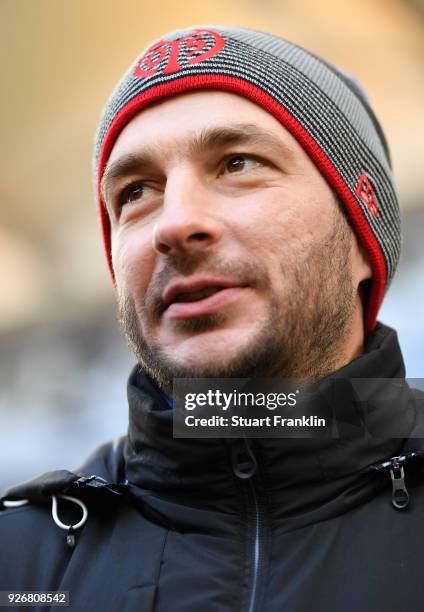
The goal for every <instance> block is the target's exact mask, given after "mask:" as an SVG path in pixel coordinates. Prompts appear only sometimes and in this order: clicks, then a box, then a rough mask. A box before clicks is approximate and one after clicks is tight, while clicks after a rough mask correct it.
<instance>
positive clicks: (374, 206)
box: [356, 174, 378, 217]
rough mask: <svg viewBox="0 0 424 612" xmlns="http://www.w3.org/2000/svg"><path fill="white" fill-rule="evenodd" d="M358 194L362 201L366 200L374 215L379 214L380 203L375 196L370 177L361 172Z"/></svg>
mask: <svg viewBox="0 0 424 612" xmlns="http://www.w3.org/2000/svg"><path fill="white" fill-rule="evenodd" d="M356 195H357V196H358V198H359V199H360V200H362V202H364V203H365V204H366V205H367V207H368V210H369V211H370V213H371V214H372V216H373V217H377V215H378V203H377V198H376V197H375V193H374V188H373V186H372V185H371V181H370V179H369V178H368V177H367V175H366V174H361V176H360V177H359V182H358V186H357V188H356Z"/></svg>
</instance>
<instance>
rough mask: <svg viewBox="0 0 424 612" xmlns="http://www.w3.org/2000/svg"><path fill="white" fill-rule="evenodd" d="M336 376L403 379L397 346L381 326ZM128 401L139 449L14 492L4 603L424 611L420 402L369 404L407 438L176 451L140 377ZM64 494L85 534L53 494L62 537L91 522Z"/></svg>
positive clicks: (107, 452)
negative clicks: (15, 599)
mask: <svg viewBox="0 0 424 612" xmlns="http://www.w3.org/2000/svg"><path fill="white" fill-rule="evenodd" d="M335 375H336V376H339V377H341V378H342V377H346V378H364V377H367V378H403V377H404V376H405V370H404V365H403V360H402V356H401V352H400V349H399V345H398V342H397V338H396V333H395V332H394V331H393V330H392V329H390V328H388V327H386V326H384V325H382V324H379V325H378V326H377V328H376V330H375V331H374V332H373V333H372V334H371V336H370V337H369V339H368V342H367V345H366V348H365V352H364V354H363V355H361V356H360V357H358V358H356V359H355V360H353V361H352V362H351V363H350V364H348V365H347V366H345V367H344V368H342V369H341V370H339V371H338V372H337V373H336V374H335ZM323 380H324V379H323ZM347 389H348V387H347ZM128 398H129V406H130V412H129V430H128V436H126V437H123V438H120V439H118V440H116V441H115V442H113V443H111V444H106V445H104V446H102V447H101V448H99V449H98V450H96V451H95V452H94V453H93V454H92V455H91V457H89V459H88V460H87V461H86V462H85V463H84V464H83V465H82V467H80V468H79V469H78V470H76V471H75V472H69V471H54V472H48V473H47V474H45V475H43V476H41V477H40V478H38V479H35V480H33V481H30V482H27V483H23V484H21V485H18V486H17V487H14V488H12V489H9V491H7V492H6V494H5V496H4V497H3V498H2V499H3V501H5V500H9V501H11V500H15V501H16V500H20V499H27V500H29V503H27V504H25V505H22V506H21V507H18V508H13V509H11V508H6V509H4V511H3V512H1V513H0V541H1V547H0V589H2V590H8V591H10V590H18V589H19V590H48V591H69V593H70V601H71V610H81V611H85V610H95V611H99V612H109V611H116V612H118V611H121V610H122V612H124V611H128V612H130V611H131V612H133V611H134V612H135V611H137V612H153V611H154V612H171V611H172V612H282V611H284V612H310V611H313V612H333V611H334V612H358V611H359V610H360V611H361V612H390V611H396V612H398V611H399V610H405V611H407V612H421V611H422V609H423V607H424V562H423V559H424V460H423V459H422V457H423V456H424V440H423V438H424V411H423V403H424V394H423V393H422V392H418V391H413V390H409V388H408V389H407V392H405V391H404V390H403V391H402V393H400V395H399V397H397V398H395V400H394V401H392V402H380V403H379V402H376V403H375V404H374V405H373V409H372V410H373V413H372V415H371V417H372V422H373V424H374V425H377V426H378V427H380V429H379V431H381V427H383V428H384V424H385V423H390V425H391V428H390V431H391V432H393V431H395V430H396V431H399V432H400V434H399V435H401V436H402V437H398V438H394V437H391V438H381V437H378V438H377V437H375V436H371V435H369V432H368V433H367V432H362V433H361V434H360V435H358V433H356V434H353V433H352V432H350V434H349V435H346V436H344V437H343V438H342V439H340V438H337V439H334V438H331V437H323V438H322V439H250V440H247V441H246V440H245V439H227V440H225V439H218V438H215V439H201V440H200V439H183V438H173V436H172V409H171V408H170V407H169V406H168V405H167V404H166V402H164V401H163V398H162V397H161V395H160V393H158V391H157V389H156V388H155V387H154V385H153V384H152V383H151V382H150V381H149V379H148V378H147V377H146V376H144V375H143V374H140V373H138V371H137V370H134V371H133V373H132V375H131V377H130V379H129V383H128ZM350 400H351V398H350V397H349V391H348V390H347V391H346V396H345V397H344V398H341V399H340V401H342V402H343V406H345V407H346V411H349V410H350V409H351V408H350V405H351V401H350ZM344 402H345V403H344ZM347 421H349V419H347ZM345 425H346V421H345V423H344V424H343V426H345ZM393 428H394V429H393ZM393 457H397V459H393ZM249 464H250V466H251V467H252V469H251V470H250V472H251V475H250V477H248V478H241V477H240V476H242V475H243V474H244V475H246V473H247V472H249V469H248V470H247V472H246V465H247V466H249ZM241 468H242V469H241ZM402 469H403V470H404V475H405V477H404V480H402V477H401V471H402ZM392 477H393V478H394V480H393V479H392ZM404 482H405V485H404ZM393 486H394V488H395V489H396V487H397V491H395V503H396V504H397V505H398V506H399V507H402V506H405V507H403V509H398V508H395V507H394V505H393V503H392V490H393ZM403 487H405V488H406V490H407V492H408V495H409V503H408V504H407V505H406V503H407V493H406V490H405V488H403ZM63 494H66V495H68V496H72V497H74V498H78V499H80V500H82V501H83V502H84V504H85V506H86V507H87V510H88V517H87V519H86V521H85V523H84V525H83V526H82V527H81V528H79V529H77V530H75V534H72V533H70V534H68V533H67V531H66V529H62V528H60V527H58V526H57V524H56V523H55V522H54V520H53V518H52V512H51V506H52V498H53V496H55V497H54V499H56V500H57V503H58V515H59V517H60V520H61V521H62V522H63V523H65V524H71V523H77V522H78V521H80V519H81V515H82V509H81V508H80V507H79V506H77V505H76V504H75V503H73V502H69V501H66V499H64V498H63V497H60V495H63ZM58 496H59V497H58ZM74 535H75V545H74V546H69V545H68V544H67V536H70V539H69V542H70V544H72V539H73V536H74ZM26 609H32V608H26ZM33 609H34V610H43V609H47V608H43V607H42V606H38V607H34V608H33Z"/></svg>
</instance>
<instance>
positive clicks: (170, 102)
mask: <svg viewBox="0 0 424 612" xmlns="http://www.w3.org/2000/svg"><path fill="white" fill-rule="evenodd" d="M242 124H246V125H249V126H251V127H252V128H254V127H256V128H257V131H264V132H266V133H272V134H274V135H275V136H276V137H278V138H280V139H281V140H282V141H283V142H285V143H286V144H288V145H291V147H292V148H293V149H296V148H298V149H300V150H301V147H300V146H299V145H298V143H297V142H296V140H295V139H294V138H293V136H291V134H290V133H289V132H288V131H287V130H286V129H285V128H284V127H283V126H282V125H281V123H280V122H279V121H277V119H275V118H274V117H273V116H272V115H271V114H270V113H268V112H266V111H265V110H264V109H262V108H261V107H260V106H258V105H257V104H254V103H253V102H251V101H250V100H248V99H246V98H243V97H241V96H238V95H236V94H232V93H228V92H221V91H208V90H204V91H203V90H202V91H195V92H189V93H184V94H181V95H178V96H173V97H171V98H167V99H165V100H163V101H161V102H158V103H155V104H153V105H151V106H149V107H148V108H146V109H144V110H143V111H141V112H140V113H139V114H138V115H136V116H135V117H134V118H133V119H132V120H131V121H130V122H129V123H128V124H127V125H126V126H125V127H124V129H123V130H122V131H121V133H120V135H119V136H118V138H117V140H116V142H115V144H114V146H113V149H112V151H111V154H110V156H109V163H110V162H113V161H114V160H115V159H117V158H119V157H120V156H121V155H122V154H125V153H129V152H133V151H136V150H138V149H140V147H146V146H152V145H153V146H155V147H156V148H163V150H164V151H165V152H166V151H168V152H169V153H170V154H172V153H173V152H179V153H180V154H182V153H183V146H184V144H185V143H186V144H187V145H188V147H189V146H190V141H192V140H194V139H196V138H198V135H199V134H201V133H202V132H205V131H206V130H211V129H213V128H220V129H222V128H224V127H231V126H240V125H242ZM173 145H178V146H177V147H174V146H173Z"/></svg>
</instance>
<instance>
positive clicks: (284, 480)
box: [124, 323, 415, 515]
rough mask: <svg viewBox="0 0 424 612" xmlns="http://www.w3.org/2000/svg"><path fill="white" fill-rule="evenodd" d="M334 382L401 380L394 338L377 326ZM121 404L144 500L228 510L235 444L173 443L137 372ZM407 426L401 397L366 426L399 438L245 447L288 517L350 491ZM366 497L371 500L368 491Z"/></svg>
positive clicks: (375, 408)
mask: <svg viewBox="0 0 424 612" xmlns="http://www.w3.org/2000/svg"><path fill="white" fill-rule="evenodd" d="M335 377H336V378H339V379H350V378H404V377H405V367H404V362H403V359H402V354H401V351H400V347H399V343H398V340H397V335H396V332H395V331H394V330H393V329H391V328H389V327H387V326H385V325H383V324H381V323H379V324H377V327H376V328H375V330H374V331H373V332H372V333H371V334H370V335H369V336H368V340H367V343H366V346H365V350H364V353H363V354H362V355H361V356H359V357H357V358H356V359H354V360H353V361H352V362H350V363H349V364H347V365H346V366H345V367H343V368H341V369H340V370H338V371H337V372H335V373H334V374H333V375H332V376H331V378H333V379H334V378H335ZM328 382H329V378H324V379H322V380H321V381H320V382H319V389H320V391H322V390H323V389H325V386H326V385H328ZM353 400H354V397H353V392H352V387H351V386H350V385H345V388H344V390H343V394H342V396H341V398H340V401H341V402H343V406H344V407H346V410H348V409H349V407H350V406H352V402H353ZM128 401H129V430H128V440H127V443H126V446H125V449H124V457H125V464H126V477H127V478H128V480H129V482H130V483H131V484H132V485H135V487H136V488H137V489H138V490H140V491H142V492H143V494H144V495H149V494H151V495H153V496H156V495H161V496H165V497H167V498H168V499H181V498H182V497H184V498H189V499H190V500H191V501H192V502H193V503H196V504H199V505H200V506H208V507H216V506H218V505H219V506H220V509H225V508H226V507H231V506H232V504H231V503H230V502H229V501H228V504H226V500H230V498H232V497H233V496H234V478H233V477H232V476H233V474H232V465H231V446H232V445H234V444H240V443H241V441H240V440H239V441H237V440H234V439H232V440H224V439H184V438H173V433H172V431H173V427H172V425H173V423H172V415H173V412H172V408H170V406H169V405H167V403H166V402H165V401H164V399H163V395H162V394H161V393H160V392H159V391H158V389H157V388H156V387H155V385H154V384H153V383H152V381H151V380H150V379H149V378H148V377H147V376H146V375H145V374H144V373H143V372H140V370H139V369H138V368H137V367H136V368H134V370H133V372H132V373H131V376H130V378H129V381H128ZM312 401H313V400H312ZM343 409H344V408H343ZM414 421H415V410H414V405H413V401H411V396H410V395H409V394H408V393H407V394H405V393H402V394H401V395H400V396H399V397H398V398H396V400H395V401H393V402H390V403H387V402H381V403H380V404H379V403H376V404H373V405H372V422H373V424H374V426H375V427H376V430H377V431H382V429H383V425H384V424H385V423H389V422H390V424H391V431H398V432H402V433H404V436H403V437H397V438H381V437H380V438H378V437H372V436H370V435H368V434H367V433H366V432H365V433H364V434H363V435H354V436H350V437H349V436H348V437H347V438H342V439H335V438H330V437H325V438H322V439H321V438H320V439H311V438H309V439H293V438H291V439H288V438H284V439H281V438H280V439H275V438H274V439H271V438H268V439H255V440H251V441H249V442H250V443H251V448H252V449H253V452H254V453H255V454H256V457H257V460H258V465H259V471H260V472H261V473H262V474H263V475H264V478H265V480H266V485H267V491H268V494H269V495H271V496H272V495H275V496H276V497H277V498H278V497H279V496H281V495H283V494H284V499H285V508H286V513H287V515H293V513H294V514H296V513H301V512H302V507H303V506H305V505H306V504H307V505H308V506H309V507H313V506H314V504H315V505H317V504H319V505H322V504H323V503H327V502H328V501H329V499H335V498H339V497H340V495H341V493H342V491H343V494H345V492H346V490H347V489H349V487H350V488H352V487H353V488H355V489H357V487H358V479H359V481H360V482H362V473H363V472H362V470H363V469H364V468H366V466H369V465H370V464H373V463H375V462H377V461H381V460H383V459H385V458H388V457H391V456H393V455H397V454H399V453H400V451H401V449H402V447H403V444H404V442H405V440H404V438H406V437H407V436H408V434H409V432H410V431H411V429H412V428H413V425H414ZM388 482H390V478H389V480H388ZM290 493H293V495H290ZM300 493H302V494H301V495H299V494H300ZM367 494H368V495H369V494H371V492H370V490H369V489H367ZM300 498H301V499H300ZM290 499H292V501H290ZM287 502H288V503H287ZM343 503H344V504H345V503H346V501H345V500H344V502H343Z"/></svg>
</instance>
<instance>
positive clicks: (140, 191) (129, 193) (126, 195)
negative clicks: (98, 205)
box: [119, 183, 146, 206]
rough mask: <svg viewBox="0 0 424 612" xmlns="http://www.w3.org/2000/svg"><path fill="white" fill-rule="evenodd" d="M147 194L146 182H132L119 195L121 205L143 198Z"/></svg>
mask: <svg viewBox="0 0 424 612" xmlns="http://www.w3.org/2000/svg"><path fill="white" fill-rule="evenodd" d="M145 195H146V185H144V183H132V184H131V185H128V186H127V187H125V189H124V190H123V191H122V193H121V194H120V196H119V206H125V204H131V203H132V202H137V201H138V200H141V199H142V198H143V197H145Z"/></svg>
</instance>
